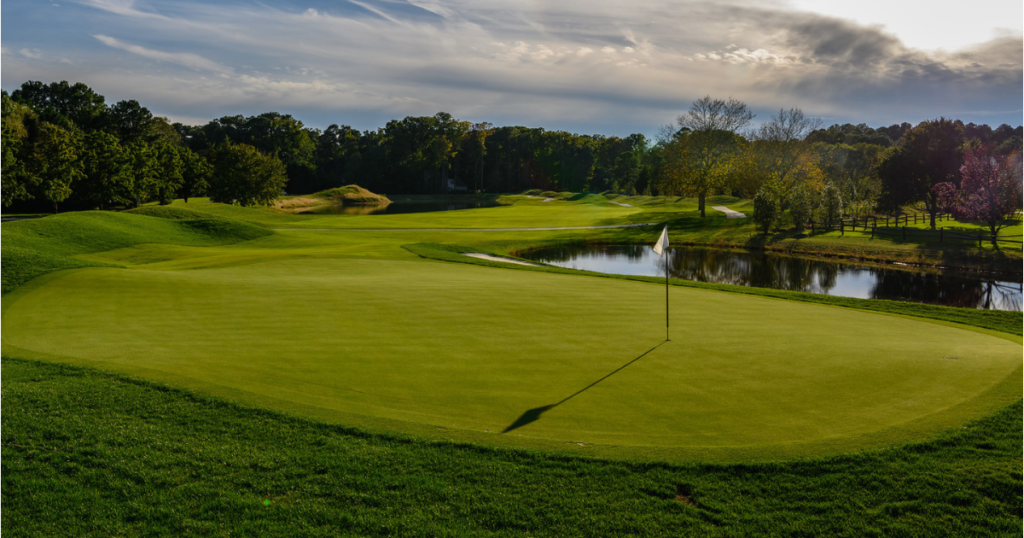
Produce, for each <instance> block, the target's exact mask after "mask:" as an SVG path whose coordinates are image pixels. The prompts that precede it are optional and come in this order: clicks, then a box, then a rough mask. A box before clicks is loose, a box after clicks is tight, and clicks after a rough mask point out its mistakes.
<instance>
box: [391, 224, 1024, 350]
mask: <svg viewBox="0 0 1024 538" xmlns="http://www.w3.org/2000/svg"><path fill="white" fill-rule="evenodd" d="M544 244H545V243H542V242H541V243H537V242H532V243H531V242H529V241H489V242H486V243H481V244H476V245H474V246H465V245H455V244H446V245H441V244H436V243H415V244H409V245H402V248H404V249H406V250H408V251H410V252H413V253H415V254H418V255H420V256H423V257H424V258H429V259H434V260H444V261H449V262H456V263H467V264H472V265H481V266H485V267H503V268H514V269H517V270H521V271H537V272H545V273H557V274H588V275H591V276H601V277H603V278H614V279H619V280H635V281H640V282H651V283H655V284H662V283H664V279H663V278H661V277H649V276H635V275H616V274H606V273H593V272H589V271H579V270H575V269H566V268H562V267H555V266H539V267H538V266H533V267H524V266H516V267H510V266H509V265H508V264H504V263H501V262H494V261H489V260H483V259H479V258H472V257H469V256H464V255H462V253H463V252H485V253H489V254H493V255H495V256H502V257H509V258H516V256H515V254H517V253H521V252H522V251H528V250H530V249H531V248H536V247H538V246H539V245H544ZM519 259H522V260H523V261H530V260H529V259H528V258H519ZM671 284H672V285H673V286H684V287H690V288H699V289H705V290H719V291H728V292H731V293H742V294H747V295H757V296H761V297H775V298H779V299H787V300H790V301H801V302H808V303H818V304H827V305H832V306H841V307H846V308H856V309H860V310H870V311H875V312H885V313H890V314H898V315H905V316H913V317H918V318H927V319H934V320H940V321H948V322H952V323H959V324H964V325H969V326H973V327H980V328H983V329H991V330H994V331H998V332H1004V333H1008V334H1016V335H1017V336H1021V335H1024V331H1022V329H1024V327H1022V321H1024V318H1022V314H1021V312H1012V311H1007V310H981V309H975V308H957V307H951V306H940V305H931V304H922V303H912V302H908V301H889V300H884V299H857V298H853V297H839V296H833V295H822V294H817V293H807V292H801V291H788V290H777V289H771V288H755V287H746V286H735V285H730V284H714V283H710V282H693V281H687V280H679V279H672V280H671Z"/></svg>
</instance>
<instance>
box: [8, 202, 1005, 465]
mask: <svg viewBox="0 0 1024 538" xmlns="http://www.w3.org/2000/svg"><path fill="white" fill-rule="evenodd" d="M473 211H488V210H473ZM497 211H500V209H498V210H497ZM437 237H438V234H433V235H428V234H426V233H424V232H420V233H413V232H389V233H383V232H341V233H339V232H314V231H308V232H299V231H293V232H279V233H276V234H274V235H272V236H269V237H265V238H261V239H256V240H253V241H247V242H243V243H239V244H236V245H230V246H212V247H194V246H172V245H154V244H145V245H138V246H134V247H129V248H124V249H118V250H113V251H108V252H102V253H98V254H92V255H88V256H82V257H83V258H86V259H90V260H95V261H104V262H116V263H120V264H125V265H128V266H129V269H127V270H126V269H119V268H85V269H77V270H72V271H64V272H60V273H55V274H53V275H50V276H47V277H43V278H41V279H37V280H36V281H34V282H33V283H32V284H30V285H28V286H26V287H25V288H23V289H21V290H19V291H18V292H16V293H14V294H11V295H8V296H6V297H5V300H4V314H3V343H4V351H5V353H8V354H18V355H20V356H36V357H42V358H47V359H49V360H56V361H64V362H70V363H79V364H88V365H95V366H99V367H102V368H106V369H112V370H116V371H122V372H126V373H130V374H134V375H139V376H143V377H147V378H150V379H155V380H159V381H165V382H168V383H171V384H175V385H179V386H186V387H191V388H195V389H198V390H201V391H204V392H208V393H212V394H216V395H221V396H227V397H229V398H231V399H235V400H239V401H243V402H246V403H249V404H253V405H258V406H262V407H270V408H275V409H282V410H286V411H289V412H294V413H298V414H303V415H307V416H315V417H319V418H326V419H328V420H332V421H337V422H341V423H345V424H353V425H359V426H364V427H367V428H371V429H376V430H389V431H400V432H406V433H413V434H418V435H427V436H431V437H443V438H451V439H460V440H469V441H474V442H484V443H489V444H500V445H512V446H526V447H542V448H563V449H565V450H572V451H577V452H587V451H589V452H590V453H593V454H595V455H625V456H635V457H646V456H649V457H664V458H695V457H700V458H708V459H722V458H725V459H730V458H740V457H744V458H749V457H755V458H758V457H767V458H774V457H787V456H804V455H814V454H824V453H837V452H843V451H849V450H855V449H861V448H870V447H877V446H884V445H886V444H889V443H893V442H901V441H906V440H910V439H915V438H921V437H924V436H927V435H929V434H931V433H934V432H937V431H939V430H942V429H946V428H949V427H951V426H954V425H956V424H960V423H962V422H963V421H965V420H968V419H970V418H976V417H979V416H982V415H984V414H985V413H987V412H990V411H991V410H993V409H995V408H996V407H997V406H999V405H1004V404H1006V403H1007V402H1009V401H1013V400H1014V399H1016V398H1019V397H1020V386H1019V378H1020V372H1021V364H1020V353H1021V351H1020V349H1021V348H1020V343H1019V339H1015V338H1013V337H1005V338H1004V337H999V336H993V335H992V334H988V333H984V332H981V331H976V330H969V329H966V328H958V327H954V326H951V325H949V324H941V323H935V322H927V321H921V320H916V319H911V318H905V317H898V316H892V315H884V314H876V313H868V312H862V311H857V310H853V309H848V308H837V307H831V306H824V305H814V304H806V303H799V302H793V301H785V300H779V299H772V298H765V297H753V296H749V295H741V294H733V293H725V292H718V291H709V290H700V289H690V288H677V287H673V288H672V290H671V301H672V305H673V313H672V315H673V317H672V333H671V337H672V339H671V341H669V342H665V341H664V340H665V338H664V335H665V332H664V329H665V328H664V310H663V308H664V292H665V291H664V287H663V286H659V285H655V284H649V283H642V282H630V281H623V280H614V279H606V278H597V277H588V276H574V275H559V274H548V273H539V272H529V271H518V270H512V269H498V268H488V267H479V266H473V265H464V264H455V263H445V262H439V261H432V260H426V259H421V258H419V257H417V256H414V255H413V254H411V253H409V252H407V251H405V250H403V249H401V248H400V245H402V244H406V243H411V242H416V241H419V240H424V239H428V238H429V239H437ZM473 237H475V236H474V235H473V232H462V233H460V235H459V236H458V238H459V240H460V241H471V240H472V239H473Z"/></svg>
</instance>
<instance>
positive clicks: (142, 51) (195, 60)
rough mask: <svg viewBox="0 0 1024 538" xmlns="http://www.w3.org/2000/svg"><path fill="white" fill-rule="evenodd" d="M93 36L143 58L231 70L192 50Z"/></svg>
mask: <svg viewBox="0 0 1024 538" xmlns="http://www.w3.org/2000/svg"><path fill="white" fill-rule="evenodd" d="M93 37H95V38H96V39H98V40H99V41H100V42H101V43H103V44H104V45H106V46H108V47H113V48H115V49H121V50H124V51H127V52H130V53H132V54H137V55H139V56H142V57H143V58H149V59H151V60H159V61H161V62H170V63H173V64H178V65H182V66H185V67H187V68H189V69H194V70H196V71H213V72H216V73H229V72H230V71H231V69H230V68H228V67H226V66H223V65H221V64H219V63H217V62H214V61H212V60H208V59H206V58H203V57H202V56H200V55H198V54H192V53H191V52H164V51H160V50H153V49H147V48H146V47H142V46H139V45H131V44H129V43H124V42H122V41H119V40H117V39H114V38H113V37H109V36H105V35H94V36H93Z"/></svg>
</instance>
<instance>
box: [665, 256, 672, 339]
mask: <svg viewBox="0 0 1024 538" xmlns="http://www.w3.org/2000/svg"><path fill="white" fill-rule="evenodd" d="M669 340H671V338H669V337H668V250H667V249H666V250H665V341H666V342H668V341H669Z"/></svg>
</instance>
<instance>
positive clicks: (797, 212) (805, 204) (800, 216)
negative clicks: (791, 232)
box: [789, 186, 812, 232]
mask: <svg viewBox="0 0 1024 538" xmlns="http://www.w3.org/2000/svg"><path fill="white" fill-rule="evenodd" d="M811 211H812V205H811V195H810V193H809V192H807V189H806V188H804V187H803V186H800V187H797V188H796V190H794V191H793V196H792V197H790V199H789V216H790V218H792V219H793V227H795V228H796V231H798V232H801V231H803V230H804V229H805V228H807V224H808V223H809V222H810V221H811Z"/></svg>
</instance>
